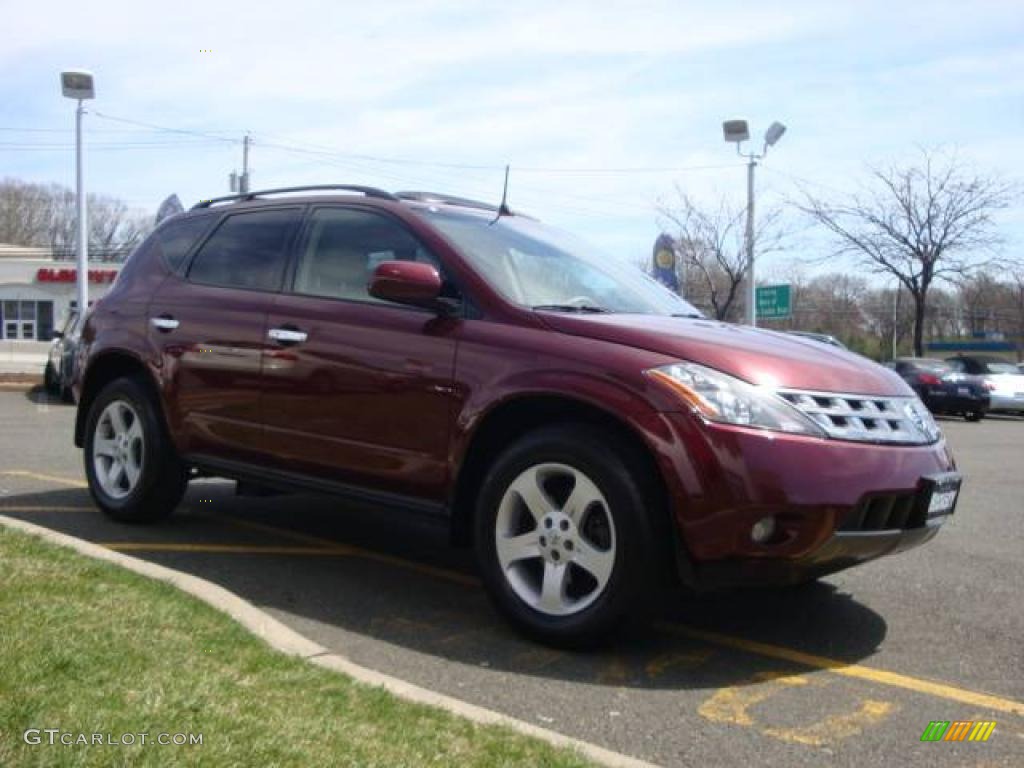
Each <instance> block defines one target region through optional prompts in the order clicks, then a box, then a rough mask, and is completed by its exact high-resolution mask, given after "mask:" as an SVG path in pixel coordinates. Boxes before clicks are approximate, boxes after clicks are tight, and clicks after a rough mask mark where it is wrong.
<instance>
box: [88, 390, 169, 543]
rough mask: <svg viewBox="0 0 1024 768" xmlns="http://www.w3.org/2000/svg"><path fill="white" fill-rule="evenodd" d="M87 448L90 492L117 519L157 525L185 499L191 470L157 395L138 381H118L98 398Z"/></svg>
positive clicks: (92, 416) (90, 419) (89, 429)
mask: <svg viewBox="0 0 1024 768" xmlns="http://www.w3.org/2000/svg"><path fill="white" fill-rule="evenodd" d="M84 447H85V451H84V454H85V474H86V478H87V479H88V481H89V492H90V493H91V494H92V497H93V500H94V501H95V502H96V504H97V505H98V506H99V507H100V509H102V510H103V511H104V512H105V513H106V514H107V515H109V516H110V517H112V518H114V519H115V520H118V521H120V522H125V523H152V522H156V521H158V520H162V519H164V518H165V517H167V516H168V515H169V514H170V513H171V512H172V511H174V508H175V507H176V506H177V505H178V503H179V502H180V501H181V497H182V495H183V494H184V493H185V487H186V486H187V484H188V475H187V472H186V469H185V467H184V466H183V465H182V463H181V461H180V460H179V459H178V456H177V454H176V453H175V451H174V446H173V445H172V444H171V442H170V440H169V439H168V437H167V434H166V431H165V429H164V427H163V423H162V421H161V418H160V414H159V412H158V411H157V408H156V405H155V404H154V402H153V396H152V395H151V394H150V393H149V392H148V390H147V388H146V387H144V386H143V385H142V384H141V383H140V382H139V381H138V380H136V379H131V378H123V379H117V380H115V381H113V382H111V383H110V384H108V385H107V386H106V387H105V388H104V389H103V390H102V391H101V392H100V393H99V395H98V396H97V397H96V399H95V400H93V402H92V405H91V406H90V408H89V415H88V418H87V421H86V431H85V446H84Z"/></svg>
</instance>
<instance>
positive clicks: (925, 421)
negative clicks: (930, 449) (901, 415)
mask: <svg viewBox="0 0 1024 768" xmlns="http://www.w3.org/2000/svg"><path fill="white" fill-rule="evenodd" d="M903 410H904V411H905V412H906V414H907V416H908V417H909V418H910V420H911V421H912V422H913V423H914V426H915V427H917V428H918V429H919V430H921V432H922V433H924V434H925V435H927V437H928V441H929V442H931V443H934V442H935V441H936V440H938V439H939V438H940V437H942V429H941V428H940V427H939V425H938V422H936V421H935V417H934V416H932V412H931V411H929V410H928V406H926V405H925V404H924V403H922V402H921V400H920V399H919V398H917V397H912V398H910V399H909V400H908V401H907V404H906V405H905V406H903Z"/></svg>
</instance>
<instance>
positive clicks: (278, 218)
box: [188, 208, 301, 291]
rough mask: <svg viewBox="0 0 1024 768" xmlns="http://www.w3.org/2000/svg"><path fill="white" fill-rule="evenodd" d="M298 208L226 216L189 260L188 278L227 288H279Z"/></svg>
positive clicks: (267, 289)
mask: <svg viewBox="0 0 1024 768" xmlns="http://www.w3.org/2000/svg"><path fill="white" fill-rule="evenodd" d="M300 212H301V210H300V209H298V208H286V209H275V210H271V211H253V212H250V213H236V214H234V215H231V216H228V217H227V218H226V219H224V221H223V222H222V223H221V225H220V226H219V227H217V230H216V231H215V232H214V233H213V234H212V235H211V236H210V237H209V239H208V240H207V241H206V242H205V243H203V245H202V247H201V248H200V249H199V252H198V253H197V254H196V256H195V258H194V259H193V260H192V266H191V268H190V269H189V272H188V279H189V280H191V281H193V282H196V283H206V284H208V285H222V286H226V287H229V288H247V289H250V290H258V291H276V290H278V289H280V287H281V278H282V276H283V275H284V268H285V262H286V261H287V258H288V244H289V243H290V242H291V238H292V234H293V233H294V231H295V227H296V225H297V224H298V221H299V217H300Z"/></svg>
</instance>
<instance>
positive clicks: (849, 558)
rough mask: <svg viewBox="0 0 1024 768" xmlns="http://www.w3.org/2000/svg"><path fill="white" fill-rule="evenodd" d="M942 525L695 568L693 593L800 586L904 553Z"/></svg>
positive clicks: (861, 534) (845, 535)
mask: <svg viewBox="0 0 1024 768" xmlns="http://www.w3.org/2000/svg"><path fill="white" fill-rule="evenodd" d="M941 526H942V523H941V522H940V523H932V524H929V525H926V526H924V527H921V528H911V529H909V530H901V531H858V532H856V533H849V532H843V531H836V532H835V533H833V534H832V536H831V537H830V538H828V539H827V540H826V541H825V543H824V544H822V545H821V546H820V547H819V548H818V549H816V550H814V551H812V552H809V553H808V554H805V555H803V556H801V557H798V558H792V559H785V558H775V559H766V558H738V559H734V560H722V561H718V562H713V563H703V564H701V565H699V566H698V567H697V568H696V569H695V570H694V573H693V575H692V576H693V584H692V586H694V587H695V588H697V589H701V590H705V589H706V590H712V589H724V588H728V587H739V586H784V585H789V584H800V583H803V582H806V581H810V580H812V579H816V578H819V577H821V576H827V575H828V574H830V573H835V572H837V571H842V570H845V569H846V568H852V567H853V566H855V565H860V564H861V563H866V562H868V561H870V560H875V559H876V558H879V557H883V556H884V555H892V554H896V553H897V552H905V551H906V550H908V549H913V548H914V547H918V546H920V545H922V544H924V543H925V542H926V541H928V540H929V539H931V538H932V537H934V536H935V534H936V533H938V532H939V528H940V527H941Z"/></svg>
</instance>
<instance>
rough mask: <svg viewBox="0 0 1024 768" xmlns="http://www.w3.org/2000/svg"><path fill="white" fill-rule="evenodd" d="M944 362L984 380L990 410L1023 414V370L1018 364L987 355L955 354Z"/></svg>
mask: <svg viewBox="0 0 1024 768" xmlns="http://www.w3.org/2000/svg"><path fill="white" fill-rule="evenodd" d="M946 362H948V363H949V364H950V365H952V366H953V368H954V370H956V371H959V372H961V373H970V374H974V375H976V376H981V377H982V378H983V379H984V380H985V383H986V385H987V386H988V388H989V392H990V396H991V398H992V404H991V405H990V406H989V410H990V411H1012V412H1014V413H1019V414H1024V371H1022V370H1021V368H1020V367H1019V366H1018V365H1016V364H1015V363H1011V362H1009V361H1008V360H1004V359H1002V358H1000V357H992V356H989V355H957V356H956V357H951V358H948V359H947V360H946Z"/></svg>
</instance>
